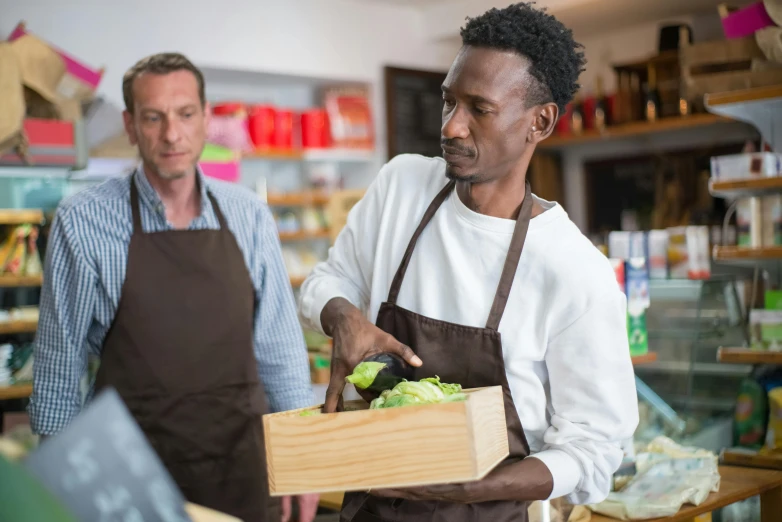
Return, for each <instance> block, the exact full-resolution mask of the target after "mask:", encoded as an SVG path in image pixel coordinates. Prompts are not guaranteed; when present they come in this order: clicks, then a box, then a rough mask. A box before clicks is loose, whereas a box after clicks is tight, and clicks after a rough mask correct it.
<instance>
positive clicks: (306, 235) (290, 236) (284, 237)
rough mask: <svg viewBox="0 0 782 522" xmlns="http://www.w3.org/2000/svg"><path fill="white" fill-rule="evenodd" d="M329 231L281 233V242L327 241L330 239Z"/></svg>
mask: <svg viewBox="0 0 782 522" xmlns="http://www.w3.org/2000/svg"><path fill="white" fill-rule="evenodd" d="M330 234H331V233H330V232H329V230H328V229H327V228H326V229H323V230H315V231H308V230H302V231H300V232H280V241H304V240H307V239H327V238H329V237H330Z"/></svg>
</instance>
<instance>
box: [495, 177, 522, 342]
mask: <svg viewBox="0 0 782 522" xmlns="http://www.w3.org/2000/svg"><path fill="white" fill-rule="evenodd" d="M531 219H532V191H531V190H530V185H529V181H527V182H525V184H524V200H523V201H522V203H521V210H520V211H519V217H518V218H517V219H516V227H515V228H514V229H513V236H512V237H511V240H510V248H508V255H507V256H506V257H505V266H503V267H502V275H501V276H500V284H499V285H498V286H497V293H496V294H495V295H494V302H493V303H492V305H491V312H489V320H488V321H486V328H488V329H489V330H497V329H498V328H499V327H500V320H502V314H503V313H504V312H505V305H506V304H508V296H509V295H510V289H511V286H513V279H514V277H515V276H516V269H517V268H518V266H519V259H521V251H522V249H523V248H524V242H525V241H526V239H527V231H528V230H529V222H530V220H531Z"/></svg>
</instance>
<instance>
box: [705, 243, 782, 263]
mask: <svg viewBox="0 0 782 522" xmlns="http://www.w3.org/2000/svg"><path fill="white" fill-rule="evenodd" d="M713 254H714V260H715V261H778V260H782V246H768V247H740V246H716V247H714V252H713Z"/></svg>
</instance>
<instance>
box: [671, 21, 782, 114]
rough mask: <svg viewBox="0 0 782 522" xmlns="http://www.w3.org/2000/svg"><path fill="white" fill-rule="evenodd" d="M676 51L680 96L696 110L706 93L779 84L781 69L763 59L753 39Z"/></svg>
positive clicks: (723, 41) (681, 48)
mask: <svg viewBox="0 0 782 522" xmlns="http://www.w3.org/2000/svg"><path fill="white" fill-rule="evenodd" d="M680 41H681V42H682V45H681V47H680V48H679V61H680V64H681V68H682V74H681V76H682V96H683V97H684V98H685V99H686V100H688V101H689V102H690V103H693V104H694V105H695V107H696V109H701V108H702V106H703V96H704V95H705V94H707V93H709V92H728V91H734V90H740V89H749V88H752V87H766V86H769V85H777V84H780V83H782V67H780V66H779V65H778V64H772V63H770V62H768V61H767V60H766V57H765V55H764V54H763V51H761V49H760V47H758V44H757V42H756V41H755V37H754V36H749V37H746V38H735V39H730V40H715V41H711V42H702V43H696V44H692V45H690V44H689V43H688V42H687V40H686V39H680Z"/></svg>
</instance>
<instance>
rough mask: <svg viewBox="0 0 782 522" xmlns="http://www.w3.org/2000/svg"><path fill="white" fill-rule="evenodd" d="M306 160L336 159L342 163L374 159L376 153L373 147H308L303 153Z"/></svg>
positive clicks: (335, 160)
mask: <svg viewBox="0 0 782 522" xmlns="http://www.w3.org/2000/svg"><path fill="white" fill-rule="evenodd" d="M302 155H303V158H304V161H334V162H342V163H353V162H356V163H360V162H366V161H372V160H374V159H375V157H376V153H375V151H374V150H371V149H306V150H304V151H303V153H302Z"/></svg>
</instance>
